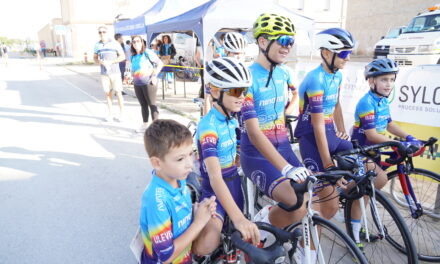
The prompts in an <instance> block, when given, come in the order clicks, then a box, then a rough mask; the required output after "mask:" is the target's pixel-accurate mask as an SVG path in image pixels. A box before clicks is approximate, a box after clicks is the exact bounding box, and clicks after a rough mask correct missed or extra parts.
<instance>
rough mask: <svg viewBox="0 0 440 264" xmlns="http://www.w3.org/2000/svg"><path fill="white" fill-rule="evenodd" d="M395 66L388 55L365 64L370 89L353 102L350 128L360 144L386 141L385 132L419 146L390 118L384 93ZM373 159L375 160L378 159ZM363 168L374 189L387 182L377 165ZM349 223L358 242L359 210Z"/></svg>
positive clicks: (393, 77) (390, 87) (389, 87)
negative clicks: (371, 172) (370, 172)
mask: <svg viewBox="0 0 440 264" xmlns="http://www.w3.org/2000/svg"><path fill="white" fill-rule="evenodd" d="M398 72H399V67H398V66H397V64H396V63H395V62H394V61H393V60H391V59H388V58H385V59H376V60H374V61H372V62H370V63H369V64H368V65H367V66H365V72H364V75H365V79H366V80H367V81H368V85H369V86H370V91H368V93H366V94H365V95H364V96H363V97H362V98H361V99H360V100H359V102H358V104H357V105H356V112H355V124H354V127H353V133H352V139H356V140H358V141H359V144H360V145H372V144H378V143H382V142H387V141H390V140H391V139H390V138H388V137H387V136H386V135H385V132H386V131H388V132H389V133H391V134H393V135H395V136H398V137H400V138H405V139H406V142H402V143H403V144H404V145H405V146H407V147H408V146H409V145H414V146H416V147H420V146H421V145H422V143H421V142H420V141H419V140H417V139H416V138H414V137H413V136H411V135H409V134H408V133H406V132H405V131H403V130H402V129H401V128H399V126H398V125H397V124H396V123H395V122H393V121H392V119H391V114H390V109H389V103H388V96H389V95H390V93H391V91H392V90H393V88H394V82H395V80H396V76H397V73H398ZM379 161H380V159H379V160H377V161H376V162H379ZM367 169H374V170H375V171H376V173H377V177H376V180H375V182H374V185H375V188H376V189H379V190H380V189H381V188H382V187H383V186H384V185H385V184H386V183H387V180H388V178H387V175H386V172H384V171H383V170H382V169H381V167H380V166H376V164H372V163H368V164H367ZM352 217H353V219H352V223H358V224H357V226H358V227H356V225H355V224H353V231H355V232H353V234H354V236H355V240H356V243H358V244H359V243H360V239H359V236H358V234H359V231H357V232H356V228H357V229H360V219H361V212H360V210H355V211H354V212H352Z"/></svg>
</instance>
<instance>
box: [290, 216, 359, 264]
mask: <svg viewBox="0 0 440 264" xmlns="http://www.w3.org/2000/svg"><path fill="white" fill-rule="evenodd" d="M312 221H313V225H310V226H317V225H318V226H320V227H321V236H320V244H321V245H322V247H323V251H325V252H323V253H324V258H325V259H326V262H325V263H326V264H332V263H361V264H364V263H368V261H367V260H366V258H365V256H364V255H363V254H362V252H361V251H360V250H359V248H358V247H357V246H356V244H355V243H354V242H353V240H352V239H351V238H350V237H349V236H348V235H347V234H346V233H344V232H343V231H342V230H341V229H340V228H339V227H337V226H336V225H335V224H334V223H332V222H330V221H328V220H326V219H324V218H322V217H320V216H318V215H314V216H313V217H312ZM300 226H301V222H297V223H295V224H292V225H290V226H288V227H286V230H287V231H288V232H293V230H295V229H296V228H298V227H300ZM323 236H325V237H327V239H326V240H324V239H323ZM336 237H338V238H339V239H338V241H335V238H336ZM326 242H333V243H332V244H331V245H328V244H327V243H326ZM342 244H343V245H345V248H346V249H345V250H347V251H348V252H346V253H345V254H344V255H343V256H342V258H341V257H340V255H337V253H336V254H333V249H335V247H340V248H343V246H342ZM293 246H294V247H295V248H296V245H293ZM328 249H332V251H331V252H330V254H329V252H328ZM292 256H293V251H292V250H291V251H290V252H289V260H291V259H292ZM291 263H296V262H295V261H293V262H291ZM301 264H302V263H301Z"/></svg>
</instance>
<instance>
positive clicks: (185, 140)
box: [140, 119, 216, 264]
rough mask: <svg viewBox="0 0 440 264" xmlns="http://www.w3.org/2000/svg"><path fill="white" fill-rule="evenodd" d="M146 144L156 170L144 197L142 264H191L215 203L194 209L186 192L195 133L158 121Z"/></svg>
mask: <svg viewBox="0 0 440 264" xmlns="http://www.w3.org/2000/svg"><path fill="white" fill-rule="evenodd" d="M144 144H145V148H146V150H147V153H148V156H149V157H150V161H151V165H152V166H153V168H154V170H153V172H152V179H151V182H150V184H149V185H148V187H147V188H146V190H145V191H144V194H143V195H142V204H141V212H140V226H141V234H142V239H143V241H144V248H143V251H142V255H141V263H142V264H143V263H148V264H150V263H151V264H152V263H173V264H174V263H185V264H190V263H191V259H192V257H191V243H192V241H194V240H195V239H196V237H197V236H198V235H199V234H200V231H201V230H202V229H203V227H204V226H205V225H206V224H207V223H208V221H209V219H211V217H212V216H213V214H214V212H215V208H216V202H215V198H214V197H210V198H207V199H205V200H204V201H202V202H201V203H200V204H199V205H196V206H195V208H194V215H193V210H192V205H191V197H190V194H189V191H188V189H187V188H186V181H185V179H186V177H187V176H188V174H189V172H190V171H191V169H192V165H193V160H192V153H193V149H192V137H191V132H190V131H189V130H188V129H187V128H186V127H185V126H183V125H181V124H179V123H177V122H176V121H173V120H159V119H158V120H155V121H154V122H153V123H152V124H151V125H150V127H149V128H148V129H147V130H146V132H145V135H144Z"/></svg>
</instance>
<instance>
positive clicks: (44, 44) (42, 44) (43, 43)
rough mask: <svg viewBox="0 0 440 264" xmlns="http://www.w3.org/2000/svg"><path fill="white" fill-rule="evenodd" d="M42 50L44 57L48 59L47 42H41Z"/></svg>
mask: <svg viewBox="0 0 440 264" xmlns="http://www.w3.org/2000/svg"><path fill="white" fill-rule="evenodd" d="M40 49H41V53H42V54H43V57H44V58H46V41H44V40H42V41H40Z"/></svg>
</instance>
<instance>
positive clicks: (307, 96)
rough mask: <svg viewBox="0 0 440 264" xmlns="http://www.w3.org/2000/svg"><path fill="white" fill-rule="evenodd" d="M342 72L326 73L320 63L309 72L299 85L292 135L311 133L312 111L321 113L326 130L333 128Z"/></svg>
mask: <svg viewBox="0 0 440 264" xmlns="http://www.w3.org/2000/svg"><path fill="white" fill-rule="evenodd" d="M341 82H342V74H341V73H340V72H339V71H338V72H336V73H335V74H331V73H328V72H326V71H325V70H324V68H323V67H322V65H319V66H318V67H317V68H316V69H314V70H313V71H311V72H309V73H308V74H307V76H306V77H305V79H304V80H303V82H302V83H301V85H300V86H299V117H298V124H297V126H296V128H295V134H294V136H295V137H297V138H299V137H301V136H303V135H306V134H310V133H313V126H312V120H311V116H310V115H311V114H312V113H323V114H324V122H325V128H326V130H334V129H335V128H334V123H333V112H334V110H335V107H336V104H337V103H338V98H339V86H340V85H341Z"/></svg>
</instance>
